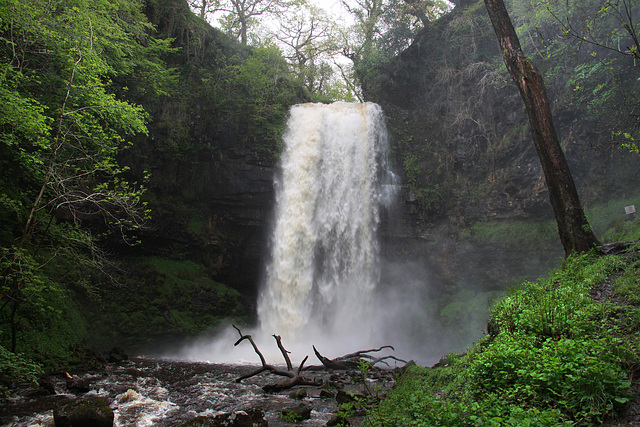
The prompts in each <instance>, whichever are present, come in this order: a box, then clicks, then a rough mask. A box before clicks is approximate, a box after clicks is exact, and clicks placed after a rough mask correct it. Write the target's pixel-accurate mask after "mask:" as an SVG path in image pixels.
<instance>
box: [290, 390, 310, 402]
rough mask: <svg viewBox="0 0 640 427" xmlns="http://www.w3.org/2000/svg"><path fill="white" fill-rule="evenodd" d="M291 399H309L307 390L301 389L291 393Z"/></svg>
mask: <svg viewBox="0 0 640 427" xmlns="http://www.w3.org/2000/svg"><path fill="white" fill-rule="evenodd" d="M289 397H290V398H292V399H298V400H300V399H304V398H305V397H307V389H305V388H301V389H299V390H296V391H292V392H291V393H289Z"/></svg>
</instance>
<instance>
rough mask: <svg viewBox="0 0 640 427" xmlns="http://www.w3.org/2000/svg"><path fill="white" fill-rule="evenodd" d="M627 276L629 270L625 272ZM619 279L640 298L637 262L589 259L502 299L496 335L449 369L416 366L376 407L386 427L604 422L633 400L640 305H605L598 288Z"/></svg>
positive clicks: (494, 319)
mask: <svg viewBox="0 0 640 427" xmlns="http://www.w3.org/2000/svg"><path fill="white" fill-rule="evenodd" d="M620 271H623V272H624V273H623V274H622V275H620ZM613 277H618V278H617V279H616V281H615V286H614V289H615V290H614V292H616V293H618V294H617V298H623V299H625V300H626V301H628V302H632V301H637V300H640V297H639V295H640V288H638V285H637V282H638V262H637V255H636V256H605V257H597V256H596V255H594V254H582V255H579V256H572V257H570V258H568V259H567V260H566V262H565V264H564V265H563V267H562V269H559V270H556V271H554V272H553V273H552V274H551V275H550V277H549V279H547V280H546V281H542V280H541V281H539V282H537V283H526V284H525V287H524V288H523V289H521V290H514V291H512V292H511V294H510V295H508V296H507V297H505V298H504V299H502V300H500V301H498V302H496V304H495V305H494V307H493V309H492V311H491V320H490V322H489V332H490V334H491V335H490V336H487V337H485V338H484V339H482V340H481V341H479V342H478V343H476V345H475V346H474V347H473V348H472V349H470V351H469V352H468V353H466V354H464V355H459V356H456V357H451V356H448V357H447V363H448V366H446V367H437V368H430V369H429V368H421V367H413V368H409V369H408V370H407V372H406V373H405V374H404V375H403V376H402V377H401V378H400V379H399V382H398V386H397V387H396V389H395V390H394V391H393V392H392V393H391V394H390V395H388V397H387V398H386V399H385V400H384V401H383V402H382V403H381V404H380V406H379V407H377V408H376V409H374V410H373V411H371V412H370V413H369V415H368V418H367V420H368V421H370V422H371V424H372V425H377V426H378V425H379V426H391V425H393V426H436V425H442V426H470V425H490V426H505V425H507V426H527V425H531V426H533V425H535V426H557V425H564V426H571V425H594V424H599V423H602V421H603V420H604V419H605V418H606V417H610V416H614V415H615V414H619V413H620V412H621V411H623V410H624V407H625V405H626V404H627V403H629V402H630V400H631V398H632V394H631V392H630V391H631V390H630V385H631V382H630V380H629V369H631V368H630V366H631V365H630V363H629V362H630V361H632V360H635V358H636V356H637V350H638V348H639V346H638V341H639V340H638V338H637V336H636V335H637V328H638V327H640V315H639V314H638V309H637V307H634V306H627V305H615V304H612V303H610V302H597V301H594V300H593V299H592V298H591V297H590V296H589V292H593V290H594V289H595V288H596V287H598V286H601V285H602V284H603V283H605V284H606V283H607V282H610V281H612V278H613Z"/></svg>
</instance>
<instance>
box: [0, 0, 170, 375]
mask: <svg viewBox="0 0 640 427" xmlns="http://www.w3.org/2000/svg"><path fill="white" fill-rule="evenodd" d="M141 8H142V5H141V4H140V3H139V2H137V1H133V0H97V1H87V0H55V1H41V0H34V1H30V2H27V3H25V2H21V1H16V0H7V1H4V2H2V4H0V28H2V30H1V32H0V40H1V41H2V43H1V44H0V69H1V70H2V72H1V73H0V101H1V102H0V105H1V106H0V116H1V117H0V153H1V156H0V169H2V171H3V173H2V174H1V175H0V219H1V220H2V226H1V227H0V271H1V272H2V273H1V274H0V276H1V278H2V281H1V282H0V338H1V339H2V345H4V346H5V347H6V348H9V349H11V350H12V351H17V350H18V349H19V350H20V351H22V352H24V353H25V354H27V355H28V356H29V357H33V358H35V359H39V360H42V361H44V360H46V361H47V363H48V365H47V367H48V368H49V367H51V366H53V365H56V364H58V363H59V362H61V361H68V360H69V359H70V358H71V357H72V355H71V350H70V347H71V345H72V344H73V343H77V342H79V341H80V340H81V339H83V338H85V337H86V330H83V326H84V320H83V319H82V318H81V316H79V313H78V311H77V309H76V308H75V306H74V304H73V302H72V298H70V295H72V293H73V292H76V291H82V292H85V293H86V294H87V295H88V296H89V297H93V296H95V290H96V286H95V284H96V283H98V282H99V281H98V280H96V277H97V276H98V275H99V272H101V273H106V274H105V275H103V276H102V280H103V281H108V280H110V279H111V278H112V277H110V275H109V273H108V271H109V269H110V264H109V262H108V261H107V260H106V257H105V254H104V253H103V251H102V250H101V249H100V246H99V245H98V244H97V243H98V239H99V238H100V237H105V236H106V235H107V234H108V232H109V231H116V232H117V233H119V234H120V236H121V237H122V238H124V239H125V240H126V241H128V242H129V243H133V242H135V232H136V230H137V229H138V228H139V227H140V226H141V225H142V224H143V222H144V221H145V219H146V218H147V217H148V213H149V212H148V208H147V207H146V205H145V203H144V202H142V201H141V196H142V194H143V193H144V191H145V187H144V185H143V184H141V183H133V182H131V181H130V180H129V177H130V175H129V169H128V167H127V166H125V165H123V164H120V162H119V160H118V158H119V156H120V154H121V152H122V151H123V150H124V149H126V148H127V147H128V146H129V144H130V138H131V137H132V136H133V135H135V134H145V133H146V132H147V129H146V121H147V119H148V115H147V113H146V112H145V111H144V109H143V108H142V107H141V106H140V105H138V104H136V103H134V102H132V101H130V100H129V99H127V98H126V95H127V94H128V88H127V87H125V85H124V84H123V83H124V82H125V81H126V82H128V84H130V85H132V87H133V86H136V85H141V86H145V89H144V90H142V89H141V90H140V91H139V92H140V93H142V92H145V91H146V92H148V93H154V94H156V95H157V94H161V93H165V92H164V87H165V84H168V83H170V81H171V78H172V71H171V70H170V69H167V68H166V67H165V65H164V63H163V62H162V61H161V60H160V56H161V55H163V54H165V53H167V52H169V51H171V49H170V48H169V47H168V46H169V43H170V42H169V41H158V40H155V39H154V38H153V37H151V36H150V35H149V32H150V31H151V30H152V27H151V26H150V24H149V23H148V22H147V20H146V18H145V16H144V14H143V13H142V9H141ZM143 175H145V174H143ZM143 178H144V177H143ZM88 225H89V226H91V227H88ZM132 233H133V234H132Z"/></svg>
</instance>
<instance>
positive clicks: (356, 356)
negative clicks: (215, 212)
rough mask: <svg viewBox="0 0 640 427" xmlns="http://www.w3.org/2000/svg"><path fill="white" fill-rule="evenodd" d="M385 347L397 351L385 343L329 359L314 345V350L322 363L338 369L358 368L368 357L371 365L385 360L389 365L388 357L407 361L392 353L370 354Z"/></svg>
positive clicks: (403, 361)
mask: <svg viewBox="0 0 640 427" xmlns="http://www.w3.org/2000/svg"><path fill="white" fill-rule="evenodd" d="M385 348H390V349H391V350H394V351H395V349H394V348H393V347H392V346H390V345H384V346H382V347H380V348H374V349H370V350H362V351H356V352H355V353H350V354H346V355H344V356H341V357H336V358H335V359H329V358H327V357H325V356H323V355H322V354H320V352H319V351H318V349H316V347H315V346H313V351H314V353H315V354H316V357H317V358H318V360H320V363H322V365H323V366H324V367H325V368H328V369H337V370H344V369H357V368H358V367H359V366H360V363H361V361H362V360H364V359H368V360H369V364H370V365H371V366H374V365H376V364H377V363H380V362H383V363H384V364H385V365H387V366H389V364H388V363H386V362H385V360H388V359H393V360H395V361H398V362H402V363H405V364H406V363H407V362H406V361H405V360H402V359H398V358H397V357H395V356H391V355H389V356H383V357H378V358H374V357H373V356H372V355H370V354H369V353H377V352H379V351H382V350H384V349H385Z"/></svg>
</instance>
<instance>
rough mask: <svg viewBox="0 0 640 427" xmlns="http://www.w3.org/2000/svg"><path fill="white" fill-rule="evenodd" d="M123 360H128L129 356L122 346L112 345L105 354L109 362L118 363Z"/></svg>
mask: <svg viewBox="0 0 640 427" xmlns="http://www.w3.org/2000/svg"><path fill="white" fill-rule="evenodd" d="M125 360H129V356H128V355H127V353H125V352H124V349H123V348H122V347H113V348H112V349H111V350H109V353H108V354H107V361H108V362H109V363H120V362H122V361H125Z"/></svg>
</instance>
